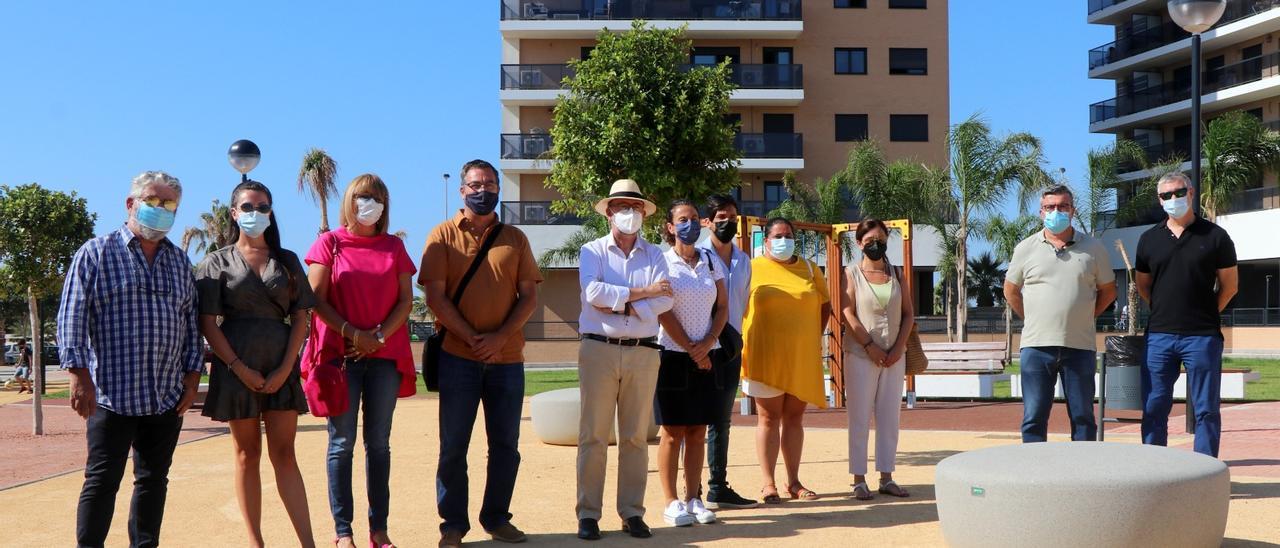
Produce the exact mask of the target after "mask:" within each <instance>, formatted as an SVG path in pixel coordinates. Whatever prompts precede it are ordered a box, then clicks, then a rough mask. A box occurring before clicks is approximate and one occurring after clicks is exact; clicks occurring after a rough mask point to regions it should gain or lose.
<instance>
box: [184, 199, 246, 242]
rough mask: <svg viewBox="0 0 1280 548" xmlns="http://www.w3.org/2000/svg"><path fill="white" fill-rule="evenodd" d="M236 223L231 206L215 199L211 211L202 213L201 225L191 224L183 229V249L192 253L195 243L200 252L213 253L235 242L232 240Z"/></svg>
mask: <svg viewBox="0 0 1280 548" xmlns="http://www.w3.org/2000/svg"><path fill="white" fill-rule="evenodd" d="M234 223H235V221H233V220H231V207H230V206H227V205H224V204H223V203H222V202H220V201H218V200H214V201H213V205H212V207H210V208H209V211H207V212H205V213H201V214H200V226H190V227H187V229H186V230H184V231H182V251H183V252H184V253H190V252H191V246H192V245H193V244H194V245H195V246H196V251H197V252H198V253H213V252H214V251H217V250H219V249H222V248H224V247H226V246H228V245H231V244H232V243H234V242H232V241H231V237H232V235H231V229H232V225H233V224H234Z"/></svg>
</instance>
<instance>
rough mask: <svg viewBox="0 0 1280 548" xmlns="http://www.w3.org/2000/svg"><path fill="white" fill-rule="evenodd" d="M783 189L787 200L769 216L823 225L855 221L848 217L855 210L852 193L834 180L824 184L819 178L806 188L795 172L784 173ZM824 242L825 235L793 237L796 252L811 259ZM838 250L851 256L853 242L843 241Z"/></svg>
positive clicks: (809, 233)
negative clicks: (794, 238)
mask: <svg viewBox="0 0 1280 548" xmlns="http://www.w3.org/2000/svg"><path fill="white" fill-rule="evenodd" d="M782 187H783V188H785V189H786V191H787V199H786V200H783V202H782V203H781V204H779V205H778V207H777V209H774V210H773V211H770V212H768V214H767V215H768V216H769V217H785V218H787V219H790V220H792V221H802V222H807V223H815V224H823V225H832V224H838V223H848V222H854V221H856V220H857V219H851V218H849V217H850V215H848V212H849V211H851V210H852V209H853V208H855V207H857V206H856V204H855V202H854V201H853V197H852V194H851V193H849V192H848V191H847V190H846V187H845V186H844V185H842V184H841V183H840V181H839V180H838V179H836V178H832V179H827V180H825V181H824V180H822V179H821V178H819V179H817V180H816V181H814V184H812V185H808V184H805V183H801V182H800V181H798V180H797V179H796V174H795V173H793V172H791V171H787V172H785V173H783V174H782ZM826 242H827V238H826V236H825V235H819V234H815V233H812V232H807V231H803V230H801V231H799V232H798V233H797V234H796V250H797V251H798V252H799V253H800V254H801V255H803V256H805V257H809V258H810V259H812V258H815V257H817V256H818V255H819V254H821V253H822V252H823V251H824V250H825V249H826V245H827V243H826ZM841 251H842V252H843V253H844V257H845V258H846V259H847V258H850V257H852V256H853V241H852V240H849V239H847V238H846V239H844V240H842V241H841Z"/></svg>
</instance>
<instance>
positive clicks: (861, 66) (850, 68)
mask: <svg viewBox="0 0 1280 548" xmlns="http://www.w3.org/2000/svg"><path fill="white" fill-rule="evenodd" d="M866 73H867V48H836V74H866Z"/></svg>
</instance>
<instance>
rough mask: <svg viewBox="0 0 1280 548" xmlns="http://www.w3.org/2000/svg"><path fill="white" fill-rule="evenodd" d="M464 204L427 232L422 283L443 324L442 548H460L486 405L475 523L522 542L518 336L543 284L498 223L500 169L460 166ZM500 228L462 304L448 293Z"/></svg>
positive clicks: (521, 243) (513, 235) (526, 252)
mask: <svg viewBox="0 0 1280 548" xmlns="http://www.w3.org/2000/svg"><path fill="white" fill-rule="evenodd" d="M461 179H462V187H461V188H460V189H459V193H460V194H461V195H462V199H463V201H464V202H465V203H466V207H465V208H464V209H463V210H462V211H460V212H459V213H458V214H457V215H456V216H454V218H452V219H450V220H448V221H445V222H443V223H441V224H440V225H439V226H436V228H435V229H434V230H432V231H431V235H430V236H428V237H427V246H426V249H425V250H424V251H423V253H422V268H421V269H419V272H420V273H421V274H419V276H418V283H419V284H421V285H423V286H424V287H426V290H427V304H428V305H429V306H430V307H431V310H432V311H433V312H435V315H436V321H438V322H440V323H441V324H443V325H444V327H445V328H447V335H446V336H445V340H444V347H443V350H444V351H443V352H442V353H441V358H440V464H439V467H438V468H437V469H436V504H437V506H438V507H439V510H440V518H441V519H442V520H443V522H442V523H441V524H440V533H441V537H442V538H441V540H440V546H459V545H461V544H462V537H463V536H464V535H466V533H467V531H468V530H469V529H470V528H471V523H470V521H469V520H468V517H467V447H468V446H469V445H470V444H471V430H472V428H473V427H474V425H475V421H476V411H477V409H478V408H479V406H480V404H481V402H483V403H484V420H485V431H486V432H487V433H488V438H489V466H488V473H487V477H488V479H487V481H486V483H485V491H484V503H483V505H482V506H481V508H480V525H481V526H482V527H484V529H485V531H487V532H488V533H489V534H490V535H491V536H492V537H493V538H494V539H495V540H499V541H504V542H524V540H525V535H524V533H522V532H521V531H520V530H519V529H517V528H516V527H515V526H513V525H512V524H511V513H510V512H509V510H510V507H511V494H512V491H513V490H514V489H515V485H516V471H517V469H518V468H519V466H520V452H519V450H518V449H517V447H516V446H517V444H518V443H519V441H520V408H521V404H522V403H523V401H524V335H523V333H522V329H523V327H524V324H525V322H526V321H528V319H529V316H530V315H532V314H533V309H534V306H535V299H536V296H537V293H536V292H537V285H538V283H539V282H541V281H542V275H541V273H540V272H539V271H538V265H537V263H535V262H534V260H533V252H532V251H531V250H530V248H529V240H528V238H526V237H525V235H524V233H523V232H520V230H519V229H517V228H516V227H513V226H507V225H503V224H501V223H499V222H498V216H497V214H495V213H494V208H495V207H496V206H497V205H498V191H499V186H498V171H497V170H496V169H494V167H493V165H491V164H490V163H489V162H486V161H484V160H472V161H470V162H467V163H466V165H464V166H462V176H461ZM495 230H497V231H499V232H498V233H497V237H496V239H495V240H494V242H493V246H492V248H491V249H490V250H489V252H488V254H487V256H486V257H485V258H484V260H483V261H482V262H481V263H480V267H479V269H477V270H476V273H475V275H474V276H473V277H472V279H471V282H470V283H469V285H468V286H467V287H466V291H465V292H464V293H463V296H462V299H461V301H460V302H459V303H458V305H457V306H454V304H453V300H452V299H453V297H454V295H455V294H456V292H457V290H458V286H459V285H460V284H461V282H462V277H463V276H464V275H465V274H466V272H467V269H468V268H469V267H470V266H471V262H472V261H473V260H474V259H475V257H476V254H477V253H479V251H480V247H481V244H482V243H483V242H484V240H485V239H486V238H488V237H489V235H490V233H491V232H492V231H495Z"/></svg>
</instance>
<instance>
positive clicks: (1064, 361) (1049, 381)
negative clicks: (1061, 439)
mask: <svg viewBox="0 0 1280 548" xmlns="http://www.w3.org/2000/svg"><path fill="white" fill-rule="evenodd" d="M1094 361H1095V358H1094V352H1093V351H1092V350H1082V349H1079V348H1067V347H1065V346H1036V347H1026V348H1023V349H1022V355H1021V369H1022V443H1031V442H1039V441H1045V440H1046V439H1048V435H1049V411H1051V410H1052V409H1053V388H1054V386H1055V385H1056V384H1057V381H1058V379H1059V378H1061V379H1062V393H1063V395H1064V396H1066V398H1067V414H1068V415H1070V416H1071V439H1072V440H1073V441H1093V440H1095V439H1097V437H1098V423H1097V421H1096V420H1094V418H1093V394H1094V392H1095V389H1094V387H1095V383H1094V380H1093V374H1094V371H1095V369H1096V368H1095V364H1094Z"/></svg>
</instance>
